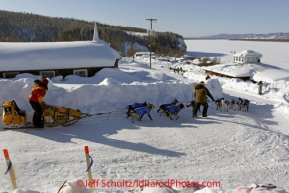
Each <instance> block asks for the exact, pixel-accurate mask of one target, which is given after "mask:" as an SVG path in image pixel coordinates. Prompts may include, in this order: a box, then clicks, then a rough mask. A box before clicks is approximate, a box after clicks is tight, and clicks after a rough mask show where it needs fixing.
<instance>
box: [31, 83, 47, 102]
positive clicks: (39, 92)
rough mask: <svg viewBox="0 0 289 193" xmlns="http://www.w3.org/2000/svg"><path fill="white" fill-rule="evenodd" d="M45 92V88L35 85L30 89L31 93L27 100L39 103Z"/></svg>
mask: <svg viewBox="0 0 289 193" xmlns="http://www.w3.org/2000/svg"><path fill="white" fill-rule="evenodd" d="M45 94H46V89H45V88H43V87H41V86H38V85H35V86H34V87H33V88H32V90H31V94H30V95H29V96H28V100H29V101H33V102H37V103H40V104H41V103H42V102H43V97H44V96H45Z"/></svg>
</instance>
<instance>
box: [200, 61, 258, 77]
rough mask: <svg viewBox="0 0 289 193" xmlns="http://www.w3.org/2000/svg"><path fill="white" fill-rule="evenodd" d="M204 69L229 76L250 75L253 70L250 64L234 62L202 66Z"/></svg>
mask: <svg viewBox="0 0 289 193" xmlns="http://www.w3.org/2000/svg"><path fill="white" fill-rule="evenodd" d="M202 68H203V69H204V70H209V71H212V72H216V73H220V74H224V75H227V76H231V77H236V78H238V77H239V78H241V77H251V76H252V75H253V72H254V70H253V69H252V68H251V66H250V65H238V64H236V63H227V64H220V65H214V66H207V67H202Z"/></svg>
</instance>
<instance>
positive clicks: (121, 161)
mask: <svg viewBox="0 0 289 193" xmlns="http://www.w3.org/2000/svg"><path fill="white" fill-rule="evenodd" d="M135 60H136V61H133V60H132V59H131V58H124V59H123V60H122V61H120V65H119V66H120V68H119V69H105V70H103V71H101V72H100V73H98V74H97V75H95V76H94V77H91V78H81V77H75V76H69V77H67V80H66V81H61V80H60V78H59V77H55V78H53V79H52V80H51V81H50V83H49V90H48V92H47V95H46V97H45V100H46V102H47V103H49V104H54V105H59V106H65V107H71V108H78V109H80V110H81V111H82V112H85V113H99V112H104V113H105V114H102V115H97V116H92V117H89V118H85V119H81V120H80V121H79V122H77V123H76V124H74V125H71V126H69V127H56V128H48V129H45V130H39V131H38V130H15V131H5V130H3V129H2V128H3V126H2V125H0V141H1V143H0V148H1V149H8V150H9V153H10V157H11V160H12V162H13V164H14V165H15V166H17V167H18V168H19V169H20V170H21V171H22V176H21V177H20V178H19V179H18V180H17V185H18V190H17V191H15V193H22V192H25V193H33V191H34V192H45V193H46V192H49V193H56V192H57V191H58V188H59V187H60V186H61V184H62V183H63V182H64V181H65V180H67V181H68V182H69V183H70V184H68V183H67V186H66V187H64V188H63V189H62V192H63V193H74V192H75V193H76V192H89V190H88V189H84V188H83V187H79V186H78V185H79V184H77V182H78V183H79V182H80V181H79V180H81V181H82V182H86V176H87V173H86V172H85V170H86V162H85V154H84V151H83V147H84V146H86V145H87V146H89V148H90V155H91V157H92V159H93V161H94V163H93V165H92V168H91V169H92V175H93V178H94V179H98V180H100V182H102V180H104V182H108V181H109V180H114V181H118V182H121V181H122V180H129V181H141V180H149V181H151V182H157V181H162V182H167V181H168V180H171V181H172V180H174V181H177V180H178V181H180V182H183V181H191V182H192V181H194V182H200V183H202V182H211V183H213V182H219V184H220V185H221V187H207V188H203V189H200V190H196V188H182V187H176V184H173V186H172V188H159V187H146V188H144V189H142V188H140V187H137V186H136V185H137V184H135V186H133V187H129V188H124V187H123V186H122V187H108V186H106V187H101V186H100V185H101V184H99V186H97V187H95V192H117V193H122V192H129V191H130V192H134V193H136V192H150V193H151V192H158V193H162V192H164V193H169V192H175V193H176V192H195V191H196V192H198V193H203V192H210V193H215V192H222V193H226V192H237V188H238V187H243V189H241V190H240V193H241V192H242V190H244V191H246V190H247V188H250V187H251V185H252V184H254V183H257V184H268V183H271V184H274V185H276V186H277V188H269V185H267V186H265V187H258V188H257V187H255V188H253V189H252V191H251V192H252V193H254V192H270V193H271V192H272V193H273V192H280V193H281V192H282V193H285V191H284V190H287V191H288V190H289V185H288V180H289V174H288V165H289V137H288V136H289V130H288V126H287V125H288V123H287V120H288V118H289V110H288V109H289V106H288V88H289V84H288V82H287V81H278V82H272V83H268V84H267V85H265V87H264V95H263V96H259V95H257V94H256V93H257V92H256V91H257V87H256V85H254V84H253V83H251V82H243V81H241V80H237V79H234V80H232V79H224V78H218V77H212V79H211V80H209V81H208V82H206V84H207V87H208V88H209V90H210V91H211V93H212V95H213V96H214V97H215V98H216V99H217V98H219V97H224V98H226V99H237V98H239V97H241V98H246V99H249V100H250V108H249V112H243V111H233V110H229V112H224V111H222V112H221V111H219V110H218V111H216V109H215V105H214V104H213V103H212V102H209V105H210V107H209V113H208V118H206V119H204V118H197V119H194V118H192V109H191V108H185V109H183V110H182V111H181V112H180V118H179V119H178V120H169V118H168V117H166V116H159V114H158V113H157V112H156V110H157V108H156V109H154V110H153V111H152V113H151V115H152V118H153V120H152V121H151V120H150V119H149V118H148V117H147V116H144V117H143V119H142V121H135V123H132V122H131V119H130V118H128V119H126V118H125V117H126V114H125V109H124V108H125V106H126V105H129V104H132V103H134V102H144V101H147V102H150V103H153V104H155V105H156V106H157V107H158V106H159V105H161V104H163V103H168V102H171V101H172V100H173V99H174V98H177V99H178V100H179V101H181V102H184V103H188V102H189V101H190V100H191V99H192V87H193V84H194V83H196V82H199V81H201V80H204V77H205V74H204V71H203V70H202V69H201V68H198V67H192V66H191V65H186V64H184V63H182V64H179V65H180V66H183V67H184V69H189V71H188V72H186V73H185V74H181V73H180V74H177V73H176V74H175V73H173V71H170V70H169V69H168V67H170V66H171V65H172V64H171V63H170V62H164V61H158V60H153V64H152V67H153V68H152V69H150V68H149V67H148V66H149V65H148V62H149V61H148V59H147V58H136V59H135ZM272 65H274V64H272ZM36 78H39V77H34V76H31V75H27V74H26V75H21V76H19V77H17V78H15V79H13V80H7V79H0V88H1V93H0V99H1V101H3V102H4V101H6V100H12V99H15V100H16V102H17V103H18V105H19V106H20V108H22V109H24V110H26V111H27V112H28V113H29V118H30V119H31V115H32V109H31V107H30V106H29V104H28V102H27V99H26V98H27V95H28V94H29V92H30V89H31V88H32V83H33V80H34V79H36ZM221 86H222V87H221ZM109 112H110V114H109ZM199 115H200V113H199ZM0 164H1V165H3V166H4V169H5V167H6V166H5V165H6V163H5V159H4V158H3V157H2V156H0ZM206 184H207V185H208V183H206ZM102 185H103V184H102ZM266 187H267V188H266ZM24 190H27V191H24ZM12 191H13V189H12V186H11V183H10V182H9V181H8V180H5V179H3V178H0V192H12Z"/></svg>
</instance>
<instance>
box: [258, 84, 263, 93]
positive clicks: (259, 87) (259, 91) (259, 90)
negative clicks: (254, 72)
mask: <svg viewBox="0 0 289 193" xmlns="http://www.w3.org/2000/svg"><path fill="white" fill-rule="evenodd" d="M257 85H258V94H259V95H262V86H263V82H262V81H260V82H258V84H257Z"/></svg>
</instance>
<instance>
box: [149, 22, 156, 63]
mask: <svg viewBox="0 0 289 193" xmlns="http://www.w3.org/2000/svg"><path fill="white" fill-rule="evenodd" d="M146 20H149V21H150V22H151V29H150V30H149V38H150V45H149V47H150V68H152V45H151V44H152V42H151V33H152V29H153V21H157V19H152V18H150V19H146Z"/></svg>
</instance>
